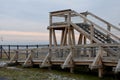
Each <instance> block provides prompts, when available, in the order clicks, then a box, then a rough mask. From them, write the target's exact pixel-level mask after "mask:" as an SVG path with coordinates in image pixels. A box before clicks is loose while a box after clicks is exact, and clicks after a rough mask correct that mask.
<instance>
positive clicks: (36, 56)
mask: <svg viewBox="0 0 120 80" xmlns="http://www.w3.org/2000/svg"><path fill="white" fill-rule="evenodd" d="M36 48H37V54H36V57H37V58H38V48H39V46H38V45H36Z"/></svg>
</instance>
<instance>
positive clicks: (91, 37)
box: [90, 25, 94, 44]
mask: <svg viewBox="0 0 120 80" xmlns="http://www.w3.org/2000/svg"><path fill="white" fill-rule="evenodd" d="M93 36H94V26H93V25H91V26H90V42H91V44H92V43H93Z"/></svg>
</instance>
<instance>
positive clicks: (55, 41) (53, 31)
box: [52, 29, 57, 46]
mask: <svg viewBox="0 0 120 80" xmlns="http://www.w3.org/2000/svg"><path fill="white" fill-rule="evenodd" d="M52 33H53V40H54V46H57V40H56V35H55V30H54V29H52Z"/></svg>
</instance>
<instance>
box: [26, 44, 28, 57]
mask: <svg viewBox="0 0 120 80" xmlns="http://www.w3.org/2000/svg"><path fill="white" fill-rule="evenodd" d="M26 49H27V51H26V58H27V57H28V45H26Z"/></svg>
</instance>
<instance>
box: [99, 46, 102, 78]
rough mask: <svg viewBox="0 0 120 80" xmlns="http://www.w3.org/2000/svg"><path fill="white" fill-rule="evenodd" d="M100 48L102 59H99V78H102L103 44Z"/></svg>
mask: <svg viewBox="0 0 120 80" xmlns="http://www.w3.org/2000/svg"><path fill="white" fill-rule="evenodd" d="M99 50H100V51H98V52H99V53H100V59H99V63H98V65H99V66H100V67H99V68H98V76H99V78H102V77H103V67H102V61H101V57H102V56H103V55H102V53H103V52H102V51H103V48H102V47H101V46H99Z"/></svg>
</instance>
